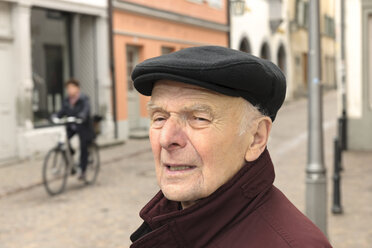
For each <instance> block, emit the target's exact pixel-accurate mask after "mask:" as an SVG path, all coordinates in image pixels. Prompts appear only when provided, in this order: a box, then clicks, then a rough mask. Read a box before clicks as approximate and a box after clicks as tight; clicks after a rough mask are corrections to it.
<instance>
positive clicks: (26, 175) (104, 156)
mask: <svg viewBox="0 0 372 248" xmlns="http://www.w3.org/2000/svg"><path fill="white" fill-rule="evenodd" d="M146 144H147V142H143V140H129V141H128V142H127V143H125V144H118V145H115V146H107V147H103V148H100V156H101V158H100V159H101V165H103V164H104V165H105V166H106V165H109V164H112V163H115V162H117V161H120V160H122V159H124V158H129V157H131V156H137V155H139V154H141V153H144V152H150V151H151V149H150V146H148V145H146ZM45 155H46V153H45ZM45 155H44V156H45ZM44 156H42V157H39V158H34V159H29V160H25V161H20V162H13V163H9V164H3V165H1V166H0V199H1V198H3V197H5V196H8V195H12V194H16V193H17V192H20V191H24V190H30V189H32V188H34V187H36V186H40V185H42V168H43V162H44V161H43V159H44Z"/></svg>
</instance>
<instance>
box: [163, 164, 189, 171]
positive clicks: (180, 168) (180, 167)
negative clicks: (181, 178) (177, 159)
mask: <svg viewBox="0 0 372 248" xmlns="http://www.w3.org/2000/svg"><path fill="white" fill-rule="evenodd" d="M165 167H167V169H168V170H169V171H184V170H191V169H194V168H195V167H196V166H193V165H173V164H165Z"/></svg>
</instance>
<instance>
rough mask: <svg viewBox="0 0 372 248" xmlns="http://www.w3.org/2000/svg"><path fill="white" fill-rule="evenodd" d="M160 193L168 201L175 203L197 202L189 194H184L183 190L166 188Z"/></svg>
mask: <svg viewBox="0 0 372 248" xmlns="http://www.w3.org/2000/svg"><path fill="white" fill-rule="evenodd" d="M162 192H163V194H164V196H165V198H167V199H168V200H170V201H176V202H181V203H182V202H195V201H197V197H195V195H193V194H192V193H190V192H185V190H174V189H168V188H167V187H163V188H162Z"/></svg>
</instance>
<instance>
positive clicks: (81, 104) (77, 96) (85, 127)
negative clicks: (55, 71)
mask: <svg viewBox="0 0 372 248" xmlns="http://www.w3.org/2000/svg"><path fill="white" fill-rule="evenodd" d="M65 87H66V92H67V97H66V98H65V99H64V100H63V103H62V109H61V110H60V111H59V112H58V113H57V117H58V118H62V117H64V116H67V117H70V116H72V117H76V118H79V119H81V120H82V123H81V124H78V123H69V124H68V125H67V130H66V131H67V136H68V139H69V140H70V139H71V137H72V136H74V135H75V134H77V135H78V136H79V142H80V164H79V167H80V169H81V171H80V174H79V180H84V179H85V170H86V168H87V164H88V145H89V143H90V142H92V141H93V139H94V132H93V123H92V119H91V117H90V102H89V97H88V96H87V95H85V94H83V93H82V92H81V91H80V83H79V81H78V80H76V79H74V78H71V79H69V80H68V81H67V82H66V83H65ZM73 173H74V172H73Z"/></svg>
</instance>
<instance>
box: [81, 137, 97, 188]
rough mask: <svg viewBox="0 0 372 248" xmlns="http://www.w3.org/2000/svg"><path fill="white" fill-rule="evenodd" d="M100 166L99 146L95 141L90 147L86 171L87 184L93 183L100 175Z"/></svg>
mask: <svg viewBox="0 0 372 248" xmlns="http://www.w3.org/2000/svg"><path fill="white" fill-rule="evenodd" d="M99 167H100V160H99V148H98V146H97V144H95V143H93V144H90V145H89V147H88V164H87V169H86V171H85V179H84V181H85V183H86V184H93V183H94V182H95V181H96V179H97V176H98V172H99Z"/></svg>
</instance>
